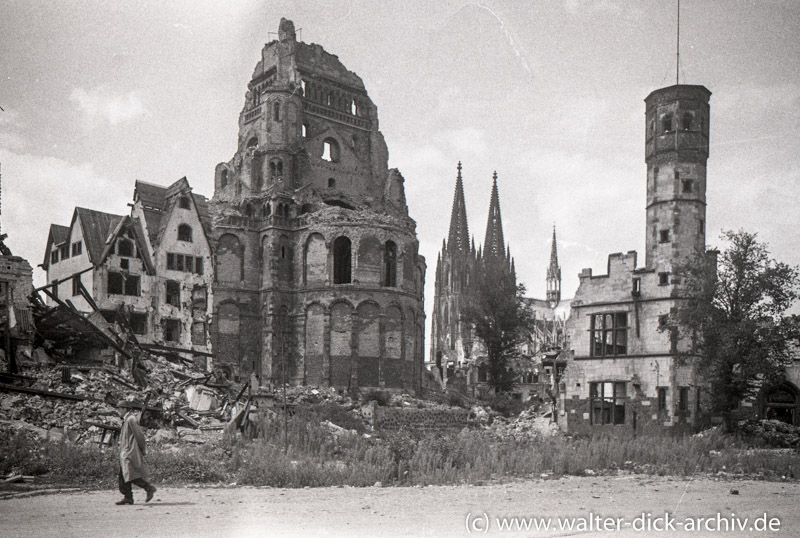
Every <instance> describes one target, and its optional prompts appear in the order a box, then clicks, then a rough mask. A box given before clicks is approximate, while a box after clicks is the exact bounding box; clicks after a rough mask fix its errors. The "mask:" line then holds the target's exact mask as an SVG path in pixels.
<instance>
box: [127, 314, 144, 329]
mask: <svg viewBox="0 0 800 538" xmlns="http://www.w3.org/2000/svg"><path fill="white" fill-rule="evenodd" d="M130 323H131V330H132V331H133V334H147V314H146V313H145V314H142V313H138V312H131V315H130Z"/></svg>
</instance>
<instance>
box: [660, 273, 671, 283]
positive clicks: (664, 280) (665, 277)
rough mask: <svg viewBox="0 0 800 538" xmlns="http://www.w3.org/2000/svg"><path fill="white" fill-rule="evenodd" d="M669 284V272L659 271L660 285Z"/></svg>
mask: <svg viewBox="0 0 800 538" xmlns="http://www.w3.org/2000/svg"><path fill="white" fill-rule="evenodd" d="M668 284H669V273H658V285H659V286H666V285H668Z"/></svg>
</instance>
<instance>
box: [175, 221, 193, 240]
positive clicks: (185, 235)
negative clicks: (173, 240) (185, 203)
mask: <svg viewBox="0 0 800 538" xmlns="http://www.w3.org/2000/svg"><path fill="white" fill-rule="evenodd" d="M178 241H186V242H187V243H191V242H192V227H191V226H189V225H188V224H181V225H180V226H178Z"/></svg>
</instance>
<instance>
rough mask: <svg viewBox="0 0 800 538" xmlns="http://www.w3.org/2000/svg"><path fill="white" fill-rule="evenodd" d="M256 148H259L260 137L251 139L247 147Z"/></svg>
mask: <svg viewBox="0 0 800 538" xmlns="http://www.w3.org/2000/svg"><path fill="white" fill-rule="evenodd" d="M256 146H258V137H255V136H254V137H252V138H250V140H248V141H247V147H248V148H254V147H256Z"/></svg>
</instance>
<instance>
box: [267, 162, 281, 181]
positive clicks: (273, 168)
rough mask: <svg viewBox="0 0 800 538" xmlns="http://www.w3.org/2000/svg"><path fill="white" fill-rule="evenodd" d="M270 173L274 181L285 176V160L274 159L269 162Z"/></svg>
mask: <svg viewBox="0 0 800 538" xmlns="http://www.w3.org/2000/svg"><path fill="white" fill-rule="evenodd" d="M269 173H270V178H271V179H272V181H276V180H281V179H282V178H283V161H282V160H280V159H272V160H271V161H270V162H269Z"/></svg>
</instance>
